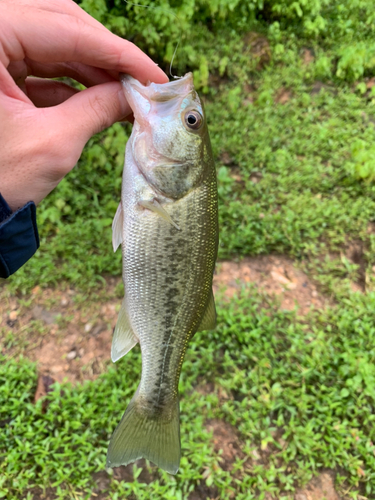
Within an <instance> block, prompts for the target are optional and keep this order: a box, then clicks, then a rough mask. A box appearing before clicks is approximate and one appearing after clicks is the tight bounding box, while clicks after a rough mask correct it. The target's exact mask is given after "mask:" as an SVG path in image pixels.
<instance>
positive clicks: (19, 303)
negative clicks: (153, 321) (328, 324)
mask: <svg viewBox="0 0 375 500" xmlns="http://www.w3.org/2000/svg"><path fill="white" fill-rule="evenodd" d="M120 281H121V279H120V278H118V279H114V278H110V279H109V280H108V281H107V283H106V285H105V287H104V289H105V295H103V294H102V295H101V296H99V297H98V298H94V299H93V298H92V297H90V298H87V300H85V297H84V296H82V295H80V294H79V293H78V292H77V291H75V290H74V289H72V288H70V289H67V290H64V291H61V290H59V289H41V288H40V287H39V286H36V287H35V288H34V289H33V291H32V293H31V294H30V296H29V297H27V298H26V299H25V298H24V297H14V296H11V295H10V294H9V293H7V291H6V289H3V291H2V292H1V293H0V320H1V327H0V350H1V351H2V353H3V354H4V355H7V356H10V357H12V356H17V355H19V354H23V355H25V356H27V357H28V358H29V359H31V360H33V361H36V362H37V364H38V372H39V378H40V379H39V385H38V391H39V393H41V394H42V393H43V390H44V391H46V390H47V389H43V387H44V386H43V384H45V381H46V380H47V381H49V382H48V383H47V386H48V385H51V381H50V379H52V380H53V381H58V382H62V381H63V380H68V381H70V382H79V381H83V380H87V379H94V378H96V377H97V376H98V375H99V374H100V373H102V372H103V371H105V369H106V367H107V365H108V364H109V363H110V362H111V361H110V352H111V340H112V332H113V328H114V327H115V325H116V321H117V315H118V311H119V309H120V304H121V299H120V298H119V297H118V295H116V292H115V290H116V287H117V286H118V284H119V283H120ZM250 283H252V284H255V285H256V286H257V287H259V288H260V289H261V290H263V291H264V292H266V293H268V294H270V295H276V296H278V297H279V299H280V304H281V305H280V306H281V308H283V309H287V310H292V309H294V308H295V307H296V306H298V307H299V312H300V314H306V313H307V312H308V311H310V309H312V308H320V307H323V306H324V303H325V299H324V298H323V297H322V296H321V295H319V293H318V290H317V288H316V286H315V285H314V284H313V283H312V282H311V281H310V280H309V279H308V277H307V276H306V274H304V273H303V272H302V271H300V270H299V269H297V268H296V266H295V265H294V264H293V261H292V260H290V259H288V258H286V257H284V256H260V257H249V258H246V259H243V260H242V261H241V262H232V261H224V262H220V263H218V265H217V270H216V274H215V276H214V292H215V293H224V296H225V297H226V298H227V299H230V298H231V297H232V296H233V295H234V294H235V293H236V292H238V291H239V290H240V289H241V287H242V286H243V285H247V284H250ZM41 377H42V378H41ZM43 377H47V378H44V379H43ZM48 377H49V378H48ZM43 380H44V382H43ZM38 391H37V392H38ZM37 397H38V396H37V395H36V398H37ZM39 397H40V396H39Z"/></svg>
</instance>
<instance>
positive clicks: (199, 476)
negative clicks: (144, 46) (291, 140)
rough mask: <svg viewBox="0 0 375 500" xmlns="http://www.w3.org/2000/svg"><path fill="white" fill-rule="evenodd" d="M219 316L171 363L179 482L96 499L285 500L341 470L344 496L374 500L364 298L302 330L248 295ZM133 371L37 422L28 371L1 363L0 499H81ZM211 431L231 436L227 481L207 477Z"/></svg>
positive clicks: (115, 488)
mask: <svg viewBox="0 0 375 500" xmlns="http://www.w3.org/2000/svg"><path fill="white" fill-rule="evenodd" d="M220 305H221V307H219V308H218V310H219V319H218V327H217V330H216V331H215V332H211V333H207V332H206V333H202V334H197V335H196V336H195V337H194V339H193V341H192V343H191V345H190V348H189V350H188V352H187V356H186V361H185V363H184V369H183V373H182V377H181V383H180V391H181V438H182V453H183V458H182V460H181V471H180V472H179V474H178V475H177V476H176V477H171V476H169V475H168V474H166V473H163V472H162V471H159V472H158V473H157V478H156V479H155V480H154V481H152V482H151V484H149V485H146V484H143V483H138V482H137V480H135V481H134V482H133V483H124V482H118V481H116V480H115V479H114V480H113V481H112V483H111V493H110V495H109V498H123V495H125V497H126V498H137V499H138V498H139V499H148V498H160V499H163V498H170V499H172V498H186V496H185V495H187V494H188V492H189V491H191V490H192V489H194V488H195V487H196V485H197V484H199V483H203V484H204V483H206V485H208V486H209V487H210V488H211V491H212V492H214V491H215V492H216V495H215V496H217V495H219V498H222V499H225V498H228V497H229V495H230V494H231V493H233V494H235V498H238V499H250V498H254V499H255V498H263V497H264V493H265V492H271V493H274V494H276V496H277V495H278V494H279V492H280V491H281V492H283V493H284V496H285V497H286V498H292V493H291V492H292V491H293V488H294V487H295V486H296V485H297V484H299V483H301V482H303V481H306V480H307V479H309V478H310V477H311V475H312V473H313V472H315V471H317V470H318V469H319V468H321V467H329V468H333V469H334V468H337V467H338V468H340V471H341V476H342V477H346V481H347V485H350V486H351V487H352V488H353V490H354V491H358V487H359V484H360V483H361V484H362V485H363V489H364V491H365V492H366V493H367V494H368V495H369V496H370V498H374V494H375V489H374V485H375V455H374V451H375V447H374V445H373V441H374V439H375V431H374V420H375V416H374V414H373V411H372V408H373V406H374V401H375V367H374V357H375V347H374V346H375V329H374V327H373V325H374V320H375V313H374V310H375V295H374V294H369V295H368V296H366V297H362V296H353V298H352V299H351V300H350V301H347V303H346V307H343V308H342V309H337V310H330V311H328V312H327V313H325V314H322V315H316V316H315V318H313V320H312V324H311V325H308V324H306V323H304V322H301V321H300V320H298V318H296V315H295V314H294V313H290V312H282V311H280V310H279V309H278V308H277V307H276V305H275V304H274V303H272V302H267V299H266V297H263V296H261V295H259V294H258V293H257V292H256V290H254V289H244V290H243V291H242V293H241V294H240V295H239V296H238V297H236V298H234V299H233V300H232V301H231V303H230V304H225V305H224V304H220V303H219V306H220ZM140 369H141V359H140V353H139V350H138V348H137V349H136V350H135V351H134V352H131V353H130V354H129V355H127V356H126V358H124V360H122V361H121V362H119V363H118V365H116V366H114V367H112V368H110V369H109V371H108V373H106V374H105V375H103V376H101V377H100V378H99V379H97V380H96V381H94V382H87V383H85V384H83V385H78V386H76V387H71V386H69V385H63V386H60V385H58V384H56V385H55V389H54V391H53V392H52V393H50V395H49V396H48V400H49V406H48V407H47V410H46V413H43V408H42V401H41V400H40V401H39V402H38V403H37V404H36V405H34V404H33V403H32V398H33V394H34V392H35V388H36V373H35V367H34V365H33V364H32V363H30V362H29V361H27V360H26V359H20V360H18V361H14V360H8V361H7V362H5V359H3V360H2V364H1V368H0V370H1V371H0V421H2V420H8V421H7V424H6V425H5V427H4V429H3V431H2V434H1V438H0V456H1V457H2V463H1V466H0V471H1V474H0V477H1V480H0V491H2V492H3V496H5V497H6V498H27V496H26V492H27V490H28V489H30V488H31V487H34V486H36V485H38V486H41V487H48V486H52V487H54V488H56V498H72V496H71V495H72V492H73V491H75V492H78V493H77V494H78V495H79V496H78V498H89V497H90V491H91V489H92V487H93V483H92V478H91V476H92V474H93V473H94V472H96V471H100V470H102V469H103V468H104V466H105V453H106V446H107V442H108V438H109V435H110V434H111V432H112V431H113V429H114V427H115V425H116V424H117V422H118V420H119V418H120V416H121V414H122V412H123V411H124V408H125V406H126V404H127V402H128V401H129V399H130V398H131V396H132V395H133V393H134V391H135V389H136V387H137V384H138V382H139V375H140ZM207 382H211V383H212V382H213V383H214V385H215V390H214V391H213V392H212V393H210V394H207V395H205V396H204V397H203V396H202V394H201V393H200V392H197V391H196V390H195V389H196V388H197V386H201V387H202V386H203V385H204V384H205V383H207ZM219 389H220V391H219ZM223 391H224V394H226V397H225V398H224V402H223V401H221V402H220V404H219V392H221V397H222V393H223ZM210 418H219V419H223V420H225V421H227V422H229V423H230V424H232V425H233V426H235V427H236V428H237V429H238V431H239V433H240V439H241V444H242V449H243V451H244V452H245V454H246V457H245V458H244V459H243V460H239V459H238V460H237V461H236V463H235V465H234V470H237V473H236V475H235V474H234V473H233V472H232V473H231V472H226V471H223V470H222V469H221V468H220V461H219V460H220V458H219V456H218V455H217V454H215V453H214V452H213V444H212V442H211V437H210V434H209V433H208V432H207V431H206V430H205V421H206V420H207V419H210ZM9 420H10V421H9ZM256 448H258V450H263V451H264V452H265V450H268V459H267V461H266V462H265V463H263V464H262V463H256V461H254V459H253V460H252V461H249V462H246V458H247V457H252V450H253V449H256ZM244 463H245V466H243V465H244ZM362 474H363V475H362ZM236 476H237V477H236ZM84 492H85V494H84ZM288 492H289V493H288ZM130 493H133V496H129V495H130ZM116 494H117V495H118V497H116ZM288 494H289V496H288ZM178 495H180V496H178ZM277 497H278V496H277Z"/></svg>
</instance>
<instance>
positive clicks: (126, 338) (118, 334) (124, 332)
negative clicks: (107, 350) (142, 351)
mask: <svg viewBox="0 0 375 500" xmlns="http://www.w3.org/2000/svg"><path fill="white" fill-rule="evenodd" d="M137 343H138V339H137V337H136V335H135V334H134V332H133V329H132V327H131V325H130V321H129V318H128V313H127V311H126V306H125V299H124V300H123V301H122V305H121V310H120V312H119V315H118V319H117V323H116V328H115V331H114V334H113V339H112V349H111V359H112V361H113V362H114V363H116V361H118V360H119V359H120V358H122V357H123V356H125V354H127V353H128V352H129V351H130V350H131V349H132V348H133V347H134V346H135V344H137Z"/></svg>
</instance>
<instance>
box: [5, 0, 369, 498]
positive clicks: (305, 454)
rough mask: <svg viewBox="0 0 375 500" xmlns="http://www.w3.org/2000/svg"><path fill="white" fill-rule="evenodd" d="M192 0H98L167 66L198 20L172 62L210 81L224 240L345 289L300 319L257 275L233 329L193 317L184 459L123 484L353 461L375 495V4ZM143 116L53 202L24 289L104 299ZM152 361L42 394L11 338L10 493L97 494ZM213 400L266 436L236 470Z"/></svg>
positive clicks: (118, 494)
mask: <svg viewBox="0 0 375 500" xmlns="http://www.w3.org/2000/svg"><path fill="white" fill-rule="evenodd" d="M180 4H181V5H180ZM180 4H179V5H180V7H177V3H173V2H171V3H170V4H169V3H168V2H166V3H165V6H166V8H167V9H168V8H171V10H172V11H174V12H177V14H178V15H179V18H180V25H181V26H180V28H178V26H177V24H178V23H174V22H173V18H172V20H171V19H169V17H170V16H169V17H168V16H166V15H165V11H157V12H154V13H153V14H152V15H150V12H149V11H148V9H143V10H142V9H140V8H139V9H136V8H134V6H133V7H130V6H124V5H123V4H122V2H118V1H117V0H116V1H114V2H109V1H108V2H107V3H106V2H104V1H102V2H96V1H95V2H93V1H89V0H85V1H84V2H82V5H83V6H84V7H85V8H86V9H87V10H89V11H90V12H92V13H93V14H94V15H95V16H96V17H97V18H98V19H100V20H102V21H104V22H105V23H106V24H107V25H108V26H109V27H110V28H111V29H112V30H113V31H115V32H117V33H120V34H124V33H125V34H127V35H128V36H133V34H135V35H134V36H135V38H134V40H135V41H136V42H137V43H138V44H139V45H140V46H141V47H143V48H145V49H146V50H149V52H150V53H151V55H152V56H153V57H154V58H155V59H156V60H158V61H159V63H160V64H163V65H164V66H165V67H167V65H168V62H169V60H170V57H171V55H172V53H173V48H174V44H175V40H176V39H177V38H178V36H179V30H180V29H181V28H182V29H183V30H184V31H185V33H187V34H188V35H189V36H186V37H185V38H183V43H182V47H181V49H180V51H179V53H178V57H177V60H176V69H175V72H179V73H182V72H184V71H185V70H187V69H190V70H193V71H194V75H195V80H196V83H197V86H198V87H199V88H200V90H201V93H202V94H203V96H204V100H205V109H206V113H207V117H208V121H209V128H210V133H211V139H212V145H213V151H214V156H215V160H216V163H217V170H218V180H219V202H220V227H221V230H220V251H219V256H220V258H238V257H241V256H245V255H256V254H270V253H275V252H277V253H283V254H287V255H289V256H290V257H292V258H294V259H295V260H297V261H298V262H299V265H300V266H301V267H302V268H304V270H306V271H307V272H308V273H309V275H310V277H311V278H312V279H313V280H315V281H316V282H318V283H320V285H321V290H323V291H325V292H326V293H327V294H329V296H330V297H331V299H332V301H333V302H332V304H333V305H332V304H331V305H329V306H328V307H327V310H326V311H325V312H324V313H316V314H314V315H311V316H309V317H308V318H300V317H298V316H297V315H296V313H292V312H285V311H281V310H280V309H279V308H278V307H277V306H276V305H275V304H273V303H269V302H268V299H267V298H266V297H263V296H261V295H260V294H259V293H258V292H257V291H256V290H255V289H249V290H244V291H243V292H242V294H241V295H240V296H238V297H235V298H234V299H233V300H232V301H231V303H230V304H227V303H226V302H223V301H220V300H219V302H218V312H219V325H218V328H217V330H216V331H215V332H213V333H205V334H197V335H196V337H195V338H194V339H193V341H192V344H191V346H190V348H189V350H188V351H187V358H186V361H185V363H184V366H183V372H182V377H181V384H180V389H181V410H182V413H181V425H182V427H181V428H182V446H183V458H182V461H181V472H180V473H179V474H178V475H177V476H176V477H171V476H169V475H167V474H165V473H163V472H162V471H158V472H153V474H156V476H155V477H156V478H155V479H154V480H153V481H152V482H151V483H150V484H149V485H147V484H144V483H141V482H138V481H137V480H136V479H135V480H134V481H133V482H120V481H118V480H116V479H115V478H114V477H113V478H112V481H111V484H110V493H108V498H113V499H120V498H129V499H133V498H134V499H145V500H146V499H149V498H160V499H168V498H170V499H175V498H177V499H179V498H181V499H187V497H188V492H189V491H191V490H193V489H195V488H196V487H197V485H198V484H201V485H205V487H206V488H207V495H210V494H211V496H213V497H219V498H222V499H227V498H230V495H233V497H235V498H236V499H237V498H238V499H244V500H245V499H246V500H247V499H251V498H254V499H255V498H256V499H258V498H259V499H262V498H264V495H265V492H270V493H271V494H273V495H274V496H275V498H281V497H282V496H285V497H286V498H292V497H293V493H292V492H293V489H294V488H295V487H296V486H298V485H300V484H303V483H305V482H306V481H308V480H309V479H310V477H311V476H312V474H314V473H316V472H317V471H319V470H321V469H322V468H332V469H335V470H336V471H338V472H339V475H338V478H337V481H338V483H339V484H338V488H339V487H340V484H344V482H345V485H346V486H345V489H346V490H347V491H349V493H348V494H349V496H351V497H353V498H356V497H358V495H359V494H362V495H365V496H366V497H367V498H375V486H374V485H375V454H374V451H375V450H374V446H373V444H372V443H373V442H374V439H375V436H374V422H373V420H374V416H373V414H374V406H375V368H374V354H375V347H374V346H375V338H374V337H375V328H374V324H375V317H374V312H373V311H374V310H375V308H374V306H375V295H374V293H375V290H374V277H373V275H374V273H373V271H372V266H373V264H374V263H375V230H374V229H373V224H372V223H373V221H374V220H375V215H374V214H375V187H374V183H373V181H374V179H375V161H374V153H375V150H374V146H373V144H374V141H375V129H374V122H375V92H374V91H373V90H371V89H369V90H367V87H366V83H367V81H368V78H369V77H371V76H372V74H373V71H374V69H375V59H374V53H375V49H374V45H373V34H374V29H375V4H372V3H371V2H368V1H364V0H355V1H353V0H350V1H349V0H347V1H342V2H338V1H332V0H331V1H330V0H327V1H323V0H314V1H312V2H308V3H306V2H302V1H300V0H298V1H297V2H294V3H293V2H291V1H289V0H279V1H276V0H270V1H269V2H267V4H266V5H265V6H264V5H263V3H262V2H256V1H253V2H248V3H246V5H247V7H246V8H245V7H244V6H242V4H241V6H240V5H239V3H238V2H237V1H236V0H233V1H229V0H222V1H221V2H210V3H207V2H201V1H199V0H196V1H193V0H184V1H183V2H180ZM305 4H306V5H305ZM168 5H169V7H168ZM299 9H300V10H301V13H300V11H299ZM124 15H126V16H128V17H127V18H126V17H124ZM224 16H227V19H226V20H224ZM207 23H208V26H209V29H207V28H206V27H205V25H206V24H207ZM253 31H256V32H258V33H259V34H260V35H259V36H261V37H265V38H266V39H267V40H268V41H269V52H270V54H271V58H268V59H267V58H266V60H265V61H263V63H262V65H261V67H260V66H259V61H258V60H257V59H256V57H254V55H253V51H252V49H251V48H249V47H248V44H247V43H245V42H244V39H245V38H246V37H245V35H246V33H249V32H253ZM218 40H220V43H218ZM150 47H152V49H151V48H150ZM306 48H308V49H309V50H310V51H311V52H312V53H313V54H314V60H313V61H312V62H311V63H310V64H305V63H304V62H303V53H304V50H305V49H306ZM209 75H210V76H209ZM317 82H318V83H317ZM319 89H320V90H319ZM282 90H287V91H288V92H289V99H288V101H287V102H286V103H285V104H281V103H279V102H278V96H279V95H280V91H282ZM129 133H130V128H129V127H128V126H123V125H120V124H117V125H115V126H114V127H112V128H111V129H109V130H108V131H106V132H104V133H102V134H100V135H98V136H96V137H94V138H93V139H91V141H90V142H89V144H88V145H87V147H86V149H85V151H84V153H83V155H82V157H81V159H80V161H79V164H78V166H77V167H76V168H75V169H74V170H73V171H72V172H71V173H70V174H69V175H68V176H67V177H66V179H65V180H64V181H63V182H62V183H61V184H60V185H59V187H58V188H57V189H56V190H55V191H54V192H53V193H52V194H51V195H50V196H49V197H48V198H47V199H46V200H44V201H43V203H42V204H41V205H40V207H39V209H38V219H39V229H40V235H41V248H40V250H39V251H38V253H37V254H36V256H35V257H34V258H33V259H31V260H30V261H29V262H28V263H27V264H26V265H25V266H24V268H22V269H21V270H20V271H19V272H17V274H16V275H15V276H13V277H12V278H11V279H10V280H8V282H7V287H8V288H9V290H11V291H12V292H13V293H18V294H25V295H26V298H27V297H28V294H29V292H30V290H31V289H32V288H33V287H34V286H35V285H36V284H39V285H40V286H42V287H44V286H56V287H63V286H66V285H67V284H69V285H71V284H75V285H76V286H77V284H79V288H80V290H81V291H82V293H83V296H84V297H85V300H86V301H89V300H95V298H94V297H95V293H96V292H97V290H98V289H102V288H103V286H104V284H105V282H104V281H103V276H108V275H119V274H120V272H121V264H120V254H119V253H117V254H113V252H112V246H111V228H110V226H111V221H112V218H113V216H114V213H115V211H116V208H117V204H118V202H119V198H120V187H121V171H122V166H123V154H124V149H125V144H126V140H127V138H128V135H129ZM255 177H256V179H257V181H258V182H256V183H255V182H254V178H255ZM350 242H356V244H358V245H359V246H360V248H361V249H362V255H361V256H360V257H361V262H362V264H361V273H362V276H361V279H362V282H365V283H366V294H364V295H361V294H355V293H352V292H351V288H350V285H351V283H352V282H353V281H357V280H358V273H359V271H360V266H359V264H358V263H354V262H351V261H350V259H349V258H348V257H347V255H346V250H345V249H346V247H347V246H348V245H349V244H350ZM77 307H78V306H77ZM5 340H6V339H3V338H1V339H0V341H1V343H2V344H3V345H5V344H4V341H5ZM8 340H9V339H8ZM11 341H12V345H13V344H14V342H16V339H14V338H12V339H11ZM7 342H8V341H7ZM0 345H1V344H0ZM140 368H141V366H140V355H139V351H138V350H136V349H135V350H134V352H132V353H130V354H129V355H128V356H127V357H126V358H125V359H124V360H123V361H121V362H120V363H118V365H115V366H114V367H111V368H110V369H109V370H108V373H106V374H104V375H102V376H101V377H100V378H99V379H98V380H96V381H93V382H87V383H85V384H84V385H77V386H76V387H71V386H69V385H65V384H64V385H62V386H58V385H56V386H55V389H54V392H52V393H51V394H50V395H49V396H48V399H49V402H50V404H49V406H48V408H47V410H46V412H45V413H44V412H43V408H42V403H41V402H38V403H37V404H36V405H34V404H33V403H32V398H33V394H34V392H35V388H36V378H37V374H36V367H35V366H34V365H33V364H32V363H30V362H29V361H28V360H26V359H19V358H15V359H10V358H9V357H6V356H5V357H3V358H2V359H1V360H0V423H1V424H2V425H3V427H1V428H0V431H1V432H0V497H1V495H2V496H3V497H4V498H11V499H18V498H30V499H31V498H32V493H31V488H33V487H34V486H38V487H42V488H46V487H48V486H50V485H52V486H53V487H54V488H55V491H56V493H55V494H56V498H73V497H74V496H75V497H76V498H89V497H90V492H91V491H92V488H93V487H94V486H93V479H92V474H93V473H94V472H96V471H100V470H102V469H103V467H104V463H105V451H106V446H107V443H108V438H109V435H110V434H111V432H112V431H113V429H114V427H115V425H116V423H117V422H118V420H119V418H120V416H121V414H122V411H123V410H124V408H125V406H126V404H127V402H128V401H129V399H130V397H131V395H132V394H133V392H134V390H135V388H136V386H137V382H138V380H139V375H140ZM206 382H211V383H212V382H213V383H214V385H215V390H214V391H213V393H211V394H208V395H205V396H203V395H202V394H201V393H200V392H197V391H196V390H195V389H196V388H197V386H202V385H204V384H205V383H206ZM223 391H224V392H225V393H226V394H227V398H225V400H224V401H222V400H221V399H220V397H221V396H219V395H220V394H222V393H223ZM211 418H218V419H223V420H225V421H227V422H229V423H230V424H232V425H233V426H235V427H236V428H237V429H238V430H239V432H240V435H241V440H242V445H243V451H244V453H245V454H246V456H249V457H253V450H254V449H257V450H258V452H259V453H261V454H263V455H262V457H263V459H264V460H262V461H260V462H256V461H254V458H252V459H249V461H246V459H244V460H242V461H241V460H240V459H238V461H237V463H236V464H235V473H234V472H232V473H230V472H227V471H224V470H223V469H222V468H221V467H220V457H218V456H217V455H216V453H215V452H214V449H213V442H212V438H211V436H210V434H209V433H208V432H207V431H206V430H205V422H206V421H207V419H211ZM137 474H139V470H138V471H137V469H136V468H135V475H137Z"/></svg>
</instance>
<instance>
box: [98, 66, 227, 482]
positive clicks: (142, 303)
mask: <svg viewBox="0 0 375 500" xmlns="http://www.w3.org/2000/svg"><path fill="white" fill-rule="evenodd" d="M123 85H124V89H125V94H126V97H127V99H128V101H129V104H130V106H131V107H132V109H133V112H134V116H135V126H134V128H133V132H132V135H131V137H130V139H129V141H128V144H127V147H126V155H125V166H124V173H123V184H122V201H121V204H120V207H119V210H118V213H116V217H115V220H114V224H113V229H114V247H116V246H117V245H118V243H119V242H122V254H123V280H124V289H125V297H124V300H123V304H122V309H121V311H120V314H119V319H118V323H117V325H116V329H115V333H114V338H113V346H112V359H113V360H114V361H117V359H119V358H120V357H122V356H123V355H124V354H126V352H128V351H129V350H130V349H131V348H132V347H133V346H134V345H135V344H136V343H137V342H139V344H140V348H141V352H142V375H141V381H140V384H139V386H138V389H137V391H136V393H135V395H134V397H133V398H132V400H131V402H130V403H129V406H128V408H127V410H126V412H125V414H124V416H123V418H122V420H121V422H120V424H119V425H118V427H117V428H116V430H115V432H114V435H113V436H112V439H111V442H110V445H109V449H108V455H107V465H108V466H110V467H116V466H119V465H126V464H128V463H130V462H132V461H135V460H137V459H138V458H142V457H144V458H147V459H149V460H151V461H153V462H154V463H156V464H157V465H159V466H160V467H161V468H164V469H165V470H167V471H168V472H171V473H176V472H177V470H178V466H179V460H180V437H179V404H178V381H179V376H180V372H181V368H182V363H183V359H184V355H185V352H186V349H187V348H188V343H189V340H190V339H191V337H192V336H193V335H194V334H195V333H196V332H197V331H199V330H202V329H207V328H212V327H213V326H214V323H215V309H214V303H213V295H212V277H213V271H214V266H215V260H216V255H217V246H218V215H217V186H216V173H215V167H214V163H213V159H212V152H211V147H210V143H209V136H208V131H207V125H206V123H205V120H204V113H203V109H202V107H201V104H200V101H199V98H198V96H197V94H196V92H195V91H194V89H193V83H192V76H191V74H188V75H186V76H185V77H184V78H183V79H181V80H179V81H177V82H170V83H168V84H163V85H156V84H151V85H149V86H142V85H141V84H140V83H139V82H137V81H136V80H134V79H132V78H131V77H128V76H126V77H124V79H123ZM168 86H169V87H170V88H172V87H173V89H172V90H173V92H172V93H171V97H170V98H169V97H168ZM137 93H138V94H137ZM159 94H162V98H160V95H159ZM137 95H141V98H140V99H141V104H142V105H140V104H138V106H137ZM146 98H147V99H148V100H149V105H147V106H145V101H144V99H146ZM168 99H170V101H171V102H169V101H168ZM166 104H168V106H166ZM160 106H163V108H162V109H160ZM166 110H167V111H168V113H169V114H167V115H166V114H165V113H166ZM163 113H164V114H163ZM187 114H189V116H190V119H192V118H191V117H193V118H194V117H196V118H197V120H199V119H201V120H202V121H201V123H200V127H199V128H197V130H195V129H192V130H190V129H189V124H188V123H187V121H186V119H185V121H184V117H185V116H186V115H187ZM160 115H162V116H160ZM176 145H178V147H177V148H176ZM172 155H173V156H172Z"/></svg>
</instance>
